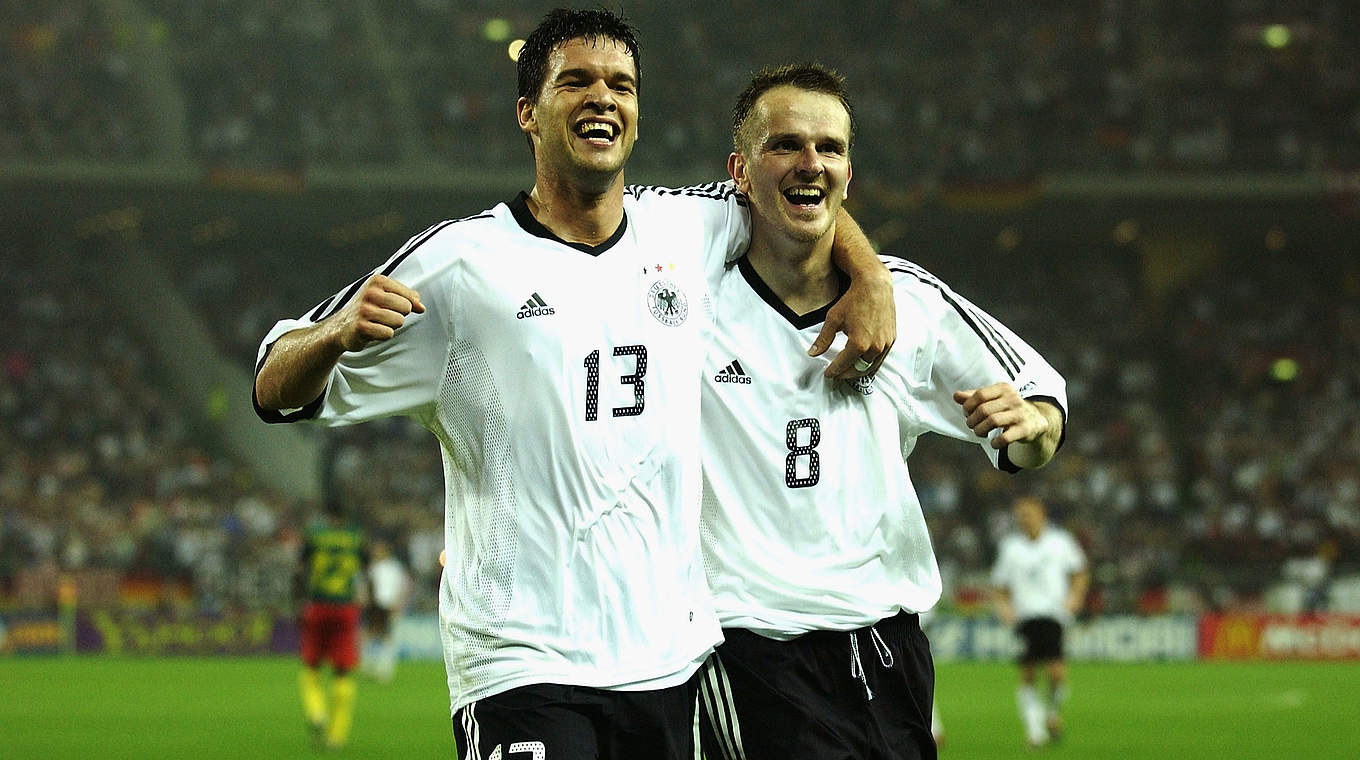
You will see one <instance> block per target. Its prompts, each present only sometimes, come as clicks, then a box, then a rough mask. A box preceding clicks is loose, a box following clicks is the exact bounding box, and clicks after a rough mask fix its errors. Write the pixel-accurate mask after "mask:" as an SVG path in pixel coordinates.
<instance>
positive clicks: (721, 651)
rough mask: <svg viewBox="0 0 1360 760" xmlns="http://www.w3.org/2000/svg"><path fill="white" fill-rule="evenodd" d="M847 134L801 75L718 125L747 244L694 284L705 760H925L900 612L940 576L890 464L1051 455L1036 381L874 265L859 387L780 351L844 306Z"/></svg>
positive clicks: (998, 461)
mask: <svg viewBox="0 0 1360 760" xmlns="http://www.w3.org/2000/svg"><path fill="white" fill-rule="evenodd" d="M852 137H853V119H852V112H851V109H850V105H849V103H848V100H847V99H846V96H845V91H844V89H843V85H842V82H841V79H840V77H839V76H838V75H836V74H835V73H834V72H831V71H829V70H827V69H824V68H821V67H818V66H792V67H784V68H780V69H774V70H766V71H763V72H761V73H759V74H757V75H756V77H755V78H754V79H753V80H752V82H751V84H750V85H749V86H748V88H747V89H746V91H745V92H744V93H743V94H742V96H741V97H740V99H739V101H738V104H737V107H736V109H735V110H734V115H733V142H734V146H735V152H734V153H733V154H732V156H731V157H730V159H729V161H728V168H729V170H730V172H731V173H732V176H733V178H734V179H735V181H736V183H737V186H738V187H739V188H741V189H742V190H743V191H744V192H746V194H747V195H748V197H749V198H750V204H751V209H752V213H751V223H752V235H751V247H750V249H749V252H748V254H747V255H746V256H745V257H744V258H742V259H741V260H740V261H739V262H738V263H737V264H736V265H735V266H732V267H729V268H728V269H727V270H726V271H724V272H723V273H722V274H721V276H720V277H719V278H718V279H717V280H716V281H715V282H714V284H713V286H712V293H713V299H714V307H715V312H716V329H715V331H714V338H713V341H712V343H711V344H710V346H709V364H708V368H707V371H706V373H705V375H706V378H705V386H704V397H703V424H702V429H701V432H702V436H703V455H704V456H703V461H704V507H703V524H702V534H703V537H704V549H705V564H706V570H707V572H708V578H709V582H710V585H711V586H712V588H713V592H714V597H715V605H716V607H717V609H718V614H719V618H720V620H721V621H722V625H723V629H724V635H725V637H726V640H725V642H724V643H723V644H722V645H721V646H719V647H718V650H717V652H716V654H715V655H714V656H713V657H712V658H710V661H709V663H708V665H706V667H705V673H704V680H703V681H702V682H701V691H702V693H701V700H700V702H701V710H700V714H701V729H702V736H703V745H704V747H703V748H704V753H705V755H706V756H707V757H708V758H710V760H718V759H719V758H721V759H723V760H734V759H735V758H749V759H751V760H755V759H756V758H771V759H774V758H777V759H778V760H788V759H789V758H823V757H838V758H839V757H855V758H919V757H934V756H935V744H934V741H933V740H932V738H931V734H930V710H931V696H932V690H933V681H934V667H933V664H932V662H931V657H930V649H929V644H928V643H927V641H926V638H925V636H924V635H923V634H922V633H921V630H920V627H919V623H918V620H917V615H916V613H918V612H921V611H924V610H927V609H929V608H930V607H931V606H932V605H934V604H935V602H936V600H937V599H938V597H939V594H940V575H939V570H938V568H937V566H936V563H935V557H934V553H933V551H932V549H931V545H930V538H929V536H928V534H927V532H926V525H925V520H924V518H923V516H922V513H921V508H920V504H919V502H918V500H917V497H916V494H915V491H914V490H913V488H912V485H911V481H910V479H909V478H908V473H907V466H906V463H905V458H906V456H907V455H908V454H909V453H910V452H911V450H912V448H913V446H914V444H915V441H916V438H917V437H918V436H920V435H922V434H924V433H927V432H937V433H942V434H945V435H949V436H951V437H954V438H958V439H961V440H970V441H977V442H978V443H979V444H981V449H982V450H983V451H985V452H986V456H988V457H990V459H991V461H992V462H993V464H994V465H996V466H998V467H1001V468H1002V469H1006V470H1015V469H1019V468H1021V467H1038V466H1041V465H1043V464H1044V463H1046V462H1047V461H1048V460H1049V459H1050V458H1051V457H1052V456H1053V454H1054V452H1055V451H1056V449H1057V448H1058V446H1059V444H1060V441H1061V437H1062V430H1063V425H1064V414H1063V411H1062V410H1063V408H1064V407H1065V406H1066V399H1065V386H1064V383H1063V380H1062V378H1061V377H1060V376H1059V375H1058V374H1057V372H1055V371H1054V370H1053V369H1052V367H1050V366H1049V365H1048V364H1047V363H1046V362H1044V360H1043V359H1042V358H1041V357H1039V355H1038V354H1037V353H1036V352H1035V351H1034V350H1033V349H1031V348H1030V347H1029V346H1028V345H1026V344H1025V343H1024V342H1023V341H1021V340H1020V339H1019V338H1017V337H1016V336H1015V335H1014V334H1012V333H1011V332H1010V331H1009V330H1007V329H1006V328H1005V327H1003V326H1002V325H1000V324H999V323H997V322H996V321H995V320H993V319H992V318H991V317H989V316H988V315H987V314H985V313H984V312H982V311H981V310H980V309H978V308H977V307H976V306H974V305H972V304H971V303H969V302H968V301H966V300H964V299H963V298H962V297H960V296H958V295H957V294H955V293H953V292H952V291H951V290H950V289H949V288H948V287H947V286H946V285H944V284H943V283H942V282H940V281H939V280H937V279H935V278H934V277H932V276H931V275H930V274H928V273H927V272H925V270H923V269H921V268H920V267H918V266H916V265H914V264H911V263H909V262H906V261H903V260H900V259H891V258H887V257H885V261H887V264H888V268H889V270H890V271H892V273H893V285H894V291H895V297H896V302H897V321H898V333H897V334H898V340H897V343H896V347H895V349H894V350H893V352H892V354H891V355H889V356H888V358H887V360H886V361H885V362H884V363H883V365H882V367H881V368H880V369H879V370H878V372H877V373H876V374H875V375H874V376H872V377H867V378H864V379H861V380H859V381H857V382H854V383H847V382H842V381H831V380H827V379H826V378H825V377H824V376H823V367H824V366H825V363H826V360H825V359H819V358H810V357H808V356H807V355H806V354H805V353H804V352H802V351H799V350H797V347H799V346H801V345H803V344H805V343H806V341H807V340H808V339H809V337H810V336H811V335H813V334H815V333H816V331H817V330H818V327H819V325H820V323H821V321H822V319H823V317H824V316H825V314H826V311H827V309H828V307H829V306H830V305H831V304H832V303H834V302H835V301H836V299H837V298H838V297H840V296H841V294H842V293H843V292H844V288H845V278H844V276H843V275H842V274H841V273H840V272H839V271H837V269H836V267H835V266H834V265H833V263H832V261H831V258H830V256H829V251H830V241H831V236H832V234H833V232H834V227H835V218H836V213H837V210H838V208H839V207H840V204H841V201H842V200H843V199H844V198H845V196H846V194H847V187H848V185H849V182H850V177H851V166H850V145H851V140H852ZM1017 389H1019V390H1017ZM1022 394H1023V397H1022Z"/></svg>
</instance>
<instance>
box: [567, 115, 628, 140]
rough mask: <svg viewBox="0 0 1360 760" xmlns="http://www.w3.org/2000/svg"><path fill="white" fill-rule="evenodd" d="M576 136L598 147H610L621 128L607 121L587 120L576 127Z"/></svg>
mask: <svg viewBox="0 0 1360 760" xmlns="http://www.w3.org/2000/svg"><path fill="white" fill-rule="evenodd" d="M575 132H576V136H577V137H580V138H582V139H583V140H586V141H588V142H591V143H594V144H596V145H610V144H612V143H613V142H614V138H616V137H618V134H619V128H618V127H617V126H615V125H613V124H610V123H609V122H607V121H593V120H590V119H587V120H585V121H582V122H580V123H578V124H577V125H576V129H575Z"/></svg>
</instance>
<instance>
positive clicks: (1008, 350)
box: [973, 309, 1025, 372]
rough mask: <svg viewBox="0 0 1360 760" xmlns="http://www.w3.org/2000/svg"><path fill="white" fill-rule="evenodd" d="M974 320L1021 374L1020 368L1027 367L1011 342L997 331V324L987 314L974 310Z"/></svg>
mask: <svg viewBox="0 0 1360 760" xmlns="http://www.w3.org/2000/svg"><path fill="white" fill-rule="evenodd" d="M973 318H974V319H976V320H977V321H978V324H979V325H982V328H983V329H984V330H986V331H987V333H988V334H989V335H991V336H992V340H993V341H995V342H996V346H997V347H998V348H1000V349H1001V351H1002V353H1004V354H1006V356H1007V357H1008V358H1009V359H1010V361H1011V364H1012V365H1013V366H1014V367H1015V371H1016V372H1019V371H1020V368H1021V367H1023V366H1025V362H1024V360H1023V359H1021V358H1020V354H1019V352H1017V351H1016V350H1015V347H1014V346H1012V345H1011V344H1010V341H1008V340H1006V336H1004V335H1002V334H1001V331H1000V330H998V329H996V324H995V323H993V322H992V320H990V319H988V318H987V315H986V314H984V313H983V312H981V311H978V310H976V309H974V310H973Z"/></svg>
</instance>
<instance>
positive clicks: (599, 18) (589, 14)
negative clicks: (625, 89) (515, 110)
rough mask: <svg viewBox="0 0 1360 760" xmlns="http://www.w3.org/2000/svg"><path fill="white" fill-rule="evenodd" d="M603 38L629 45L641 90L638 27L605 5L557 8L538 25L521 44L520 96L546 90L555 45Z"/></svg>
mask: <svg viewBox="0 0 1360 760" xmlns="http://www.w3.org/2000/svg"><path fill="white" fill-rule="evenodd" d="M601 38H603V39H610V40H614V41H616V42H618V43H620V44H622V45H623V46H624V47H625V48H627V49H628V54H629V55H631V56H632V57H633V69H634V78H635V79H636V82H637V85H636V86H637V88H638V90H639V91H641V89H642V59H641V57H639V54H638V41H637V30H636V29H634V28H633V26H632V25H631V24H629V23H628V22H627V21H625V20H624V19H623V17H622V16H620V15H618V14H616V13H614V12H612V11H607V10H604V9H600V10H582V9H574V8H557V9H554V10H552V11H549V12H548V15H546V16H544V17H543V20H542V21H540V22H538V26H536V27H534V30H533V31H532V32H530V33H529V36H528V37H527V38H526V39H525V40H524V47H522V48H520V51H519V60H518V61H517V62H516V63H517V66H518V71H519V97H521V98H528V99H529V100H537V99H538V96H539V93H541V92H542V91H543V80H544V78H546V77H547V76H548V56H549V55H551V54H552V51H553V48H556V47H557V46H558V45H561V44H562V43H564V42H570V41H571V40H574V39H585V40H586V41H587V42H590V43H594V42H597V41H598V40H600V39H601Z"/></svg>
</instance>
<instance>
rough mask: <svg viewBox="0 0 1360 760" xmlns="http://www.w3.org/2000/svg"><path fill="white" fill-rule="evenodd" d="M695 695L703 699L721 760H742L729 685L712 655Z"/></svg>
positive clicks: (743, 749) (736, 721)
mask: <svg viewBox="0 0 1360 760" xmlns="http://www.w3.org/2000/svg"><path fill="white" fill-rule="evenodd" d="M699 692H700V694H701V695H702V697H703V701H704V712H705V713H707V714H708V722H709V725H710V726H712V728H713V735H714V736H716V737H717V739H718V747H719V748H720V749H721V750H722V753H723V760H746V750H745V748H743V747H742V746H741V724H740V722H739V721H738V720H737V708H736V705H735V704H734V703H733V700H732V684H731V682H730V681H728V680H727V669H726V668H724V667H723V664H722V660H721V659H720V658H719V657H718V655H717V654H716V653H714V654H713V655H711V656H710V657H709V658H708V662H706V663H704V677H703V680H702V681H700V683H699Z"/></svg>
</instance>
